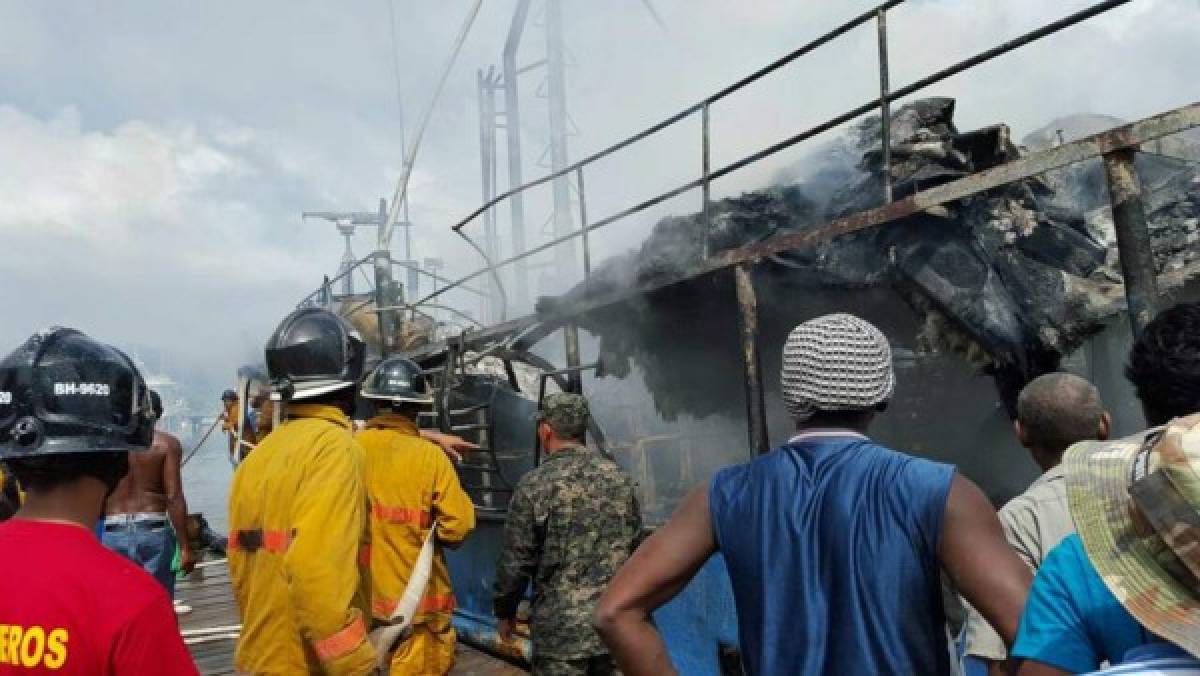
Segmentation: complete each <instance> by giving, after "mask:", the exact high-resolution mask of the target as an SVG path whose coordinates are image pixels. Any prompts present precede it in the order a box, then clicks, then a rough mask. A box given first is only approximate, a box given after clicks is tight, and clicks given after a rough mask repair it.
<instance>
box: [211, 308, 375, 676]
mask: <svg viewBox="0 0 1200 676" xmlns="http://www.w3.org/2000/svg"><path fill="white" fill-rule="evenodd" d="M364 347H365V346H364V345H363V342H362V340H361V339H360V338H359V337H358V334H357V333H356V332H355V331H354V329H353V328H352V327H350V326H349V325H348V324H346V323H345V322H344V321H342V320H341V319H340V318H339V317H337V316H336V315H334V314H332V313H330V312H328V311H325V310H321V309H317V308H305V309H301V310H297V311H296V312H294V313H292V314H291V315H289V316H288V317H287V318H286V319H284V320H283V323H281V324H280V325H279V328H278V329H276V330H275V333H274V335H272V336H271V339H270V340H269V341H268V342H267V348H266V361H267V371H268V373H269V375H270V377H271V381H272V386H273V387H274V388H275V389H276V391H278V392H280V394H281V396H282V398H283V399H284V400H286V401H287V404H286V408H285V410H286V412H287V421H286V422H284V423H283V424H282V425H280V426H279V428H278V429H276V430H275V431H274V432H273V433H272V434H271V435H270V436H269V437H268V438H266V439H264V440H263V441H262V442H260V443H259V445H258V447H257V448H256V449H255V450H254V452H253V453H251V454H250V455H249V456H248V457H247V458H246V460H245V461H244V462H243V463H242V464H241V465H240V466H239V467H238V469H237V472H236V473H235V474H234V478H233V486H232V488H231V489H230V496H229V528H230V531H229V573H230V577H231V578H232V581H233V591H234V596H235V598H236V600H237V605H238V611H239V613H240V615H241V620H242V634H241V638H240V640H239V641H238V646H237V653H236V655H235V658H234V663H235V667H236V669H237V670H238V672H240V673H250V674H304V673H310V674H367V673H370V672H371V670H372V669H373V668H374V666H375V662H376V655H375V651H374V650H373V649H372V647H371V645H370V644H369V642H368V640H367V630H368V627H367V624H366V623H367V616H366V603H365V599H364V597H363V595H362V589H361V579H360V578H361V576H360V574H359V568H358V557H359V553H360V551H359V550H360V547H361V545H362V544H363V540H364V537H365V533H366V492H365V490H364V486H363V452H362V448H361V447H360V446H359V445H358V443H357V442H355V441H354V438H353V436H352V433H351V428H350V419H349V417H348V416H347V414H348V413H349V412H350V411H352V410H353V406H354V395H355V390H356V385H357V383H358V381H359V379H360V378H361V376H362V370H363V358H364Z"/></svg>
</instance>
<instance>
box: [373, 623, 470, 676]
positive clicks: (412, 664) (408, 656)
mask: <svg viewBox="0 0 1200 676" xmlns="http://www.w3.org/2000/svg"><path fill="white" fill-rule="evenodd" d="M456 638H457V637H456V635H455V632H454V626H453V625H451V624H450V615H449V614H444V615H443V614H441V613H439V614H437V615H430V616H428V619H427V620H426V621H425V622H422V623H420V624H415V625H413V633H412V636H411V637H409V639H408V640H407V641H405V642H404V643H403V644H402V645H401V646H400V648H399V649H397V650H396V652H395V654H393V655H392V668H391V671H390V672H389V673H390V674H391V676H443V675H444V674H448V673H450V668H451V667H453V666H454V645H455V643H454V642H455V639H456Z"/></svg>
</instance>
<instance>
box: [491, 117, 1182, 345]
mask: <svg viewBox="0 0 1200 676" xmlns="http://www.w3.org/2000/svg"><path fill="white" fill-rule="evenodd" d="M1194 127H1200V103H1193V104H1191V105H1188V106H1184V107H1182V108H1177V109H1175V110H1171V111H1168V112H1166V113H1162V114H1159V115H1155V116H1154V117H1149V118H1146V119H1143V120H1139V121H1137V122H1133V123H1131V124H1127V125H1124V126H1122V127H1117V128H1116V129H1112V130H1109V131H1106V132H1102V133H1100V134H1096V135H1094V136H1089V137H1087V138H1084V139H1080V140H1078V141H1072V142H1070V143H1067V144H1064V145H1061V146H1057V147H1055V148H1051V149H1048V150H1044V151H1041V152H1039V153H1036V154H1033V155H1029V156H1027V157H1023V158H1021V159H1017V160H1013V161H1012V162H1009V163H1007V164H1002V165H1000V166H998V167H994V168H992V169H988V170H986V171H982V172H979V173H977V174H972V175H970V176H966V177H964V178H960V179H958V180H956V181H952V182H950V183H946V184H943V185H940V186H937V187H934V188H930V189H928V190H923V191H921V192H918V193H915V194H913V195H910V196H908V197H906V198H904V199H902V200H899V201H896V202H892V203H890V204H886V205H884V206H881V207H878V208H876V209H871V210H869V211H862V212H859V213H857V214H853V215H851V216H848V217H846V218H842V219H838V220H835V221H832V222H830V223H827V224H825V225H823V226H819V227H816V228H813V229H811V230H806V231H804V232H798V233H794V234H791V235H781V236H778V237H775V238H772V239H770V240H767V241H765V242H762V243H760V244H755V245H749V246H745V247H741V248H738V249H733V250H729V251H723V252H721V253H719V254H717V255H715V256H713V257H712V258H710V259H709V260H707V261H704V262H702V263H698V264H697V265H695V266H693V267H692V268H691V269H690V270H687V271H685V272H684V273H682V274H680V275H678V276H674V277H663V278H659V279H656V280H654V281H651V282H648V283H646V284H642V285H640V286H638V287H636V288H631V289H625V290H622V291H616V292H613V293H610V294H605V295H603V296H600V297H598V298H595V299H592V300H589V301H586V302H582V303H577V304H576V305H575V306H574V307H573V308H572V309H571V312H570V313H569V316H577V315H580V314H584V313H586V312H590V311H592V310H595V309H597V308H601V307H605V306H607V305H611V304H613V303H617V302H620V301H622V300H625V299H626V298H629V297H631V296H636V295H642V294H646V293H650V292H653V291H656V290H658V289H662V288H665V287H668V286H671V285H673V284H676V283H679V282H682V281H686V280H689V279H692V278H695V277H699V276H702V275H706V274H709V273H711V272H714V271H716V270H720V269H722V268H727V267H731V266H734V265H737V264H739V263H747V262H754V261H756V260H757V259H760V258H765V257H768V256H771V255H774V254H778V253H781V252H783V251H787V250H790V249H796V248H799V247H802V246H806V245H809V244H813V243H815V242H819V241H824V240H827V239H832V238H834V237H837V236H840V235H844V234H848V233H851V232H856V231H858V230H864V229H866V228H871V227H875V226H879V225H883V224H886V223H889V222H891V221H895V220H898V219H901V218H906V217H908V216H912V215H914V214H918V213H921V212H923V211H926V210H928V209H931V208H933V207H936V206H941V205H943V204H947V203H950V202H954V201H958V200H961V199H964V198H967V197H971V196H973V195H976V194H979V193H981V192H986V191H988V190H992V189H995V188H998V187H1000V186H1002V185H1006V184H1008V183H1013V182H1015V181H1020V180H1024V179H1027V178H1030V177H1032V176H1036V175H1038V174H1042V173H1045V172H1047V171H1050V170H1053V169H1058V168H1061V167H1065V166H1067V165H1070V164H1075V163H1077V162H1082V161H1084V160H1089V159H1094V158H1098V157H1102V156H1103V155H1104V154H1106V153H1109V152H1112V151H1114V150H1118V149H1121V148H1131V147H1135V146H1139V145H1141V144H1143V143H1146V142H1147V141H1153V140H1155V139H1159V138H1163V137H1164V136H1170V135H1171V134H1177V133H1179V132H1182V131H1186V130H1188V129H1191V128H1194ZM685 187H694V186H685ZM680 192H682V191H680ZM606 220H607V219H606ZM603 225H604V222H603V221H601V222H597V223H595V224H593V225H591V226H589V229H595V228H597V227H602V226H603ZM554 244H555V242H550V243H548V245H547V246H546V248H549V247H550V246H553V245H554ZM502 264H503V263H502ZM482 273H483V271H481V272H479V273H476V274H482ZM569 316H568V315H566V314H564V315H559V316H554V317H541V318H539V317H536V316H532V315H531V316H526V317H521V318H518V319H514V320H511V321H510V322H509V323H508V324H507V325H501V326H497V327H493V329H491V330H488V331H483V332H480V333H478V334H473V335H472V338H473V339H474V340H494V339H495V338H496V337H499V336H504V335H512V334H516V333H520V332H524V333H523V335H522V338H521V342H522V343H523V344H526V345H532V344H535V343H537V342H538V340H540V339H541V338H542V337H544V336H546V335H548V334H549V333H551V332H553V331H554V330H556V329H557V328H558V327H559V326H561V323H562V322H564V321H566V320H567V319H568V318H569Z"/></svg>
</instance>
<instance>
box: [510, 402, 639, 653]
mask: <svg viewBox="0 0 1200 676" xmlns="http://www.w3.org/2000/svg"><path fill="white" fill-rule="evenodd" d="M587 422H588V404H587V400H586V399H584V398H583V397H582V396H580V395H578V394H552V395H550V396H548V397H546V399H545V402H544V404H543V407H542V411H541V412H540V413H539V415H538V419H537V435H538V439H539V440H540V441H541V444H542V449H543V450H544V451H545V453H546V456H547V457H546V460H545V461H544V462H543V463H542V464H541V466H539V467H537V468H536V469H534V470H533V471H531V472H529V473H528V474H526V475H525V476H524V477H522V479H521V481H520V483H518V484H517V487H516V490H515V491H514V493H513V498H512V502H511V503H510V505H509V514H508V523H507V524H506V525H505V529H504V551H503V553H501V555H500V563H499V564H498V565H497V569H496V584H495V589H494V591H495V597H494V602H493V603H494V610H495V615H496V618H497V619H498V620H499V625H498V631H499V633H500V636H501V638H502V639H504V640H506V641H507V640H511V638H512V628H513V621H514V618H515V616H516V612H517V604H518V603H519V602H520V600H521V598H522V597H523V596H524V593H525V588H526V586H527V585H528V584H529V581H530V579H532V580H533V614H532V619H531V621H530V624H531V633H532V639H533V673H534V674H539V675H544V676H558V675H560V674H561V675H564V676H573V675H575V674H580V675H588V676H601V675H606V674H613V673H615V667H614V666H613V661H612V658H611V657H610V656H609V655H608V649H607V648H606V647H605V646H604V644H603V643H602V642H601V641H600V637H599V636H597V635H596V632H595V631H594V630H593V629H592V612H593V611H594V610H595V608H596V601H597V600H598V599H599V598H600V594H601V592H603V591H604V588H605V587H606V586H608V582H609V580H611V579H612V577H613V575H614V574H616V572H617V570H618V569H619V568H620V567H621V564H623V563H625V560H626V559H627V558H629V555H630V554H631V553H633V550H634V548H635V547H636V546H637V542H638V537H639V534H640V533H641V529H642V518H641V510H640V509H639V507H638V502H637V498H636V496H635V494H634V484H633V481H632V480H631V479H630V478H629V476H628V475H627V474H625V472H624V471H622V470H621V468H620V467H619V466H618V465H617V464H616V463H615V462H613V461H612V460H611V459H609V458H607V457H605V456H603V455H601V454H600V453H599V452H598V451H596V450H593V449H590V448H588V447H587V446H585V445H584V437H585V433H586V430H587Z"/></svg>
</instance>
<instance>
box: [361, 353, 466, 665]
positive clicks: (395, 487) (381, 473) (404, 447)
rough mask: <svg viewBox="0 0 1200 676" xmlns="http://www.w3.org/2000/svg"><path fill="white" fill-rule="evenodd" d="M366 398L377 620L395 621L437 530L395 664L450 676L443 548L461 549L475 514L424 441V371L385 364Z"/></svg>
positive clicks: (449, 602) (400, 361)
mask: <svg viewBox="0 0 1200 676" xmlns="http://www.w3.org/2000/svg"><path fill="white" fill-rule="evenodd" d="M362 395H363V397H364V398H365V399H368V400H371V401H372V403H373V404H374V407H375V415H374V416H373V417H372V418H371V419H370V420H368V421H367V426H366V429H364V430H363V431H362V432H359V434H358V437H357V438H358V441H359V443H361V444H362V447H363V449H364V450H365V452H366V485H367V499H368V501H369V502H370V515H369V518H368V522H369V524H370V527H369V530H370V541H371V544H370V548H369V555H368V557H367V559H368V561H369V566H368V568H369V571H370V573H369V575H370V583H369V589H370V592H369V593H370V596H371V613H372V615H373V617H374V619H375V622H376V623H377V624H383V623H386V622H387V620H388V619H389V618H390V617H391V615H392V611H393V610H395V608H396V604H397V602H398V601H399V599H400V597H401V595H402V594H403V592H404V589H405V585H407V584H408V580H409V578H410V577H411V576H412V572H413V566H414V564H415V563H416V560H417V554H418V553H419V552H420V550H421V545H422V544H423V543H424V541H425V536H426V534H427V533H428V532H429V529H430V528H432V527H434V525H436V526H437V532H436V535H435V537H436V542H437V545H438V548H437V549H436V550H435V555H434V558H433V570H432V571H431V575H430V577H429V584H428V586H427V587H426V588H425V593H424V595H423V597H422V598H421V602H420V605H418V606H417V611H416V613H415V614H414V617H413V633H412V635H411V637H410V638H408V639H407V640H406V641H405V642H403V643H402V644H401V645H400V646H399V647H398V648H397V649H396V652H395V653H394V654H393V656H392V659H391V674H393V675H396V674H414V675H420V676H432V675H436V674H445V673H448V672H449V671H450V667H451V666H453V664H454V642H455V632H454V628H453V626H451V624H450V619H451V614H452V612H453V610H454V591H453V590H452V589H451V587H450V576H449V574H448V573H447V571H446V560H445V558H444V557H443V556H442V552H441V546H448V547H456V546H458V545H459V544H461V543H462V541H463V539H465V538H466V537H467V534H468V533H470V532H471V530H472V529H473V528H474V527H475V507H474V505H472V504H471V498H470V497H469V496H468V495H467V494H466V492H465V491H463V489H462V486H461V485H460V484H459V481H458V475H457V473H456V472H455V470H454V466H453V465H452V464H450V461H449V460H448V459H447V458H446V454H445V453H443V452H442V449H441V448H439V447H437V446H435V445H434V444H432V443H430V442H428V441H425V440H423V439H422V438H421V437H420V436H418V431H417V425H416V421H417V415H418V413H419V412H420V410H421V409H422V408H427V407H428V406H429V405H430V404H432V403H433V399H432V398H431V397H430V394H429V389H428V385H427V383H426V381H425V376H424V375H423V374H422V373H421V369H420V367H419V366H417V365H416V364H415V363H413V362H412V361H409V360H408V359H405V358H403V357H392V358H390V359H386V360H384V361H383V362H382V363H380V364H379V366H378V367H377V368H376V369H375V370H374V371H373V372H372V373H371V375H370V376H368V377H367V379H366V382H365V383H364V386H363V390H362Z"/></svg>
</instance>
